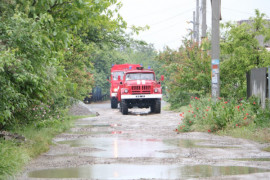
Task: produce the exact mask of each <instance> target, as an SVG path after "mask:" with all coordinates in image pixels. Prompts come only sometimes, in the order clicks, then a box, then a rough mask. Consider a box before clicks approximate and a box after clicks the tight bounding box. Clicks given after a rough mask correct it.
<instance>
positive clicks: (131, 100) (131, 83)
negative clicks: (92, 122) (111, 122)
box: [117, 67, 164, 115]
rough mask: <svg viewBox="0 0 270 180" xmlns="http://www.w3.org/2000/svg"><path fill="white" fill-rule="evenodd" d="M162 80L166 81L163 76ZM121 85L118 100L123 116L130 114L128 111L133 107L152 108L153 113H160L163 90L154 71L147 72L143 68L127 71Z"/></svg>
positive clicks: (148, 70)
mask: <svg viewBox="0 0 270 180" xmlns="http://www.w3.org/2000/svg"><path fill="white" fill-rule="evenodd" d="M160 80H161V81H163V80H164V76H163V75H162V76H161V78H160ZM119 84H120V86H119V87H120V88H119V89H118V91H119V95H118V96H117V98H118V102H120V111H121V112H122V114H124V115H126V114H128V109H129V108H133V107H138V108H149V107H150V109H151V112H153V113H160V111H161V98H162V88H161V83H160V82H157V81H156V76H155V72H154V71H153V70H151V69H147V70H145V69H144V68H143V67H136V69H130V70H126V71H125V72H124V76H123V79H121V81H120V82H119Z"/></svg>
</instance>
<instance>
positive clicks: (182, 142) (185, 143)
mask: <svg viewBox="0 0 270 180" xmlns="http://www.w3.org/2000/svg"><path fill="white" fill-rule="evenodd" d="M203 142H204V141H203V140H191V139H168V140H164V143H165V144H170V145H174V146H178V147H182V148H222V149H224V148H238V147H236V146H216V145H209V144H207V145H200V143H201V144H202V143H203Z"/></svg>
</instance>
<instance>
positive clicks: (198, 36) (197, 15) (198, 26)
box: [196, 0, 200, 43]
mask: <svg viewBox="0 0 270 180" xmlns="http://www.w3.org/2000/svg"><path fill="white" fill-rule="evenodd" d="M199 15H200V8H199V0H196V34H197V36H196V41H197V43H199V42H200V19H199Z"/></svg>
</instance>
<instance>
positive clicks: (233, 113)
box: [178, 97, 270, 132]
mask: <svg viewBox="0 0 270 180" xmlns="http://www.w3.org/2000/svg"><path fill="white" fill-rule="evenodd" d="M180 116H182V117H184V119H183V123H182V124H181V125H179V127H178V131H180V132H186V131H194V130H199V131H206V132H216V131H219V130H224V129H234V128H241V127H244V126H249V125H255V126H257V127H264V126H266V123H267V124H268V123H269V122H268V120H269V119H270V113H269V110H266V109H264V110H263V109H262V108H260V106H259V104H258V100H257V99H255V98H250V99H249V100H248V101H246V100H236V99H234V98H230V99H228V100H225V99H223V98H219V99H218V100H217V102H213V101H212V100H211V98H207V97H204V98H198V97H195V98H193V97H191V102H190V104H189V106H188V109H187V112H186V114H185V113H181V114H180Z"/></svg>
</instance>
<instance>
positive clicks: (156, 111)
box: [154, 99, 161, 113]
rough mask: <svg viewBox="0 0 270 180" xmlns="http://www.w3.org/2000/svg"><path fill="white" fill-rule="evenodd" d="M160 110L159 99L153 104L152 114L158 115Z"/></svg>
mask: <svg viewBox="0 0 270 180" xmlns="http://www.w3.org/2000/svg"><path fill="white" fill-rule="evenodd" d="M160 110H161V101H160V99H157V100H156V102H155V104H154V113H160Z"/></svg>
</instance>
